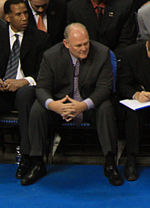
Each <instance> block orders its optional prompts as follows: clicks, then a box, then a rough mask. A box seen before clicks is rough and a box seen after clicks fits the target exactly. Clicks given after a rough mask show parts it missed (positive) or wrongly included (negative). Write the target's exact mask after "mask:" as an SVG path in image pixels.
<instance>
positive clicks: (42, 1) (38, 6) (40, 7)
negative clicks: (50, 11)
mask: <svg viewBox="0 0 150 208" xmlns="http://www.w3.org/2000/svg"><path fill="white" fill-rule="evenodd" d="M30 3H31V6H32V8H33V10H34V11H35V12H36V13H37V14H39V15H41V14H42V15H44V14H45V13H46V10H47V7H48V5H49V0H30Z"/></svg>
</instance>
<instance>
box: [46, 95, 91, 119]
mask: <svg viewBox="0 0 150 208" xmlns="http://www.w3.org/2000/svg"><path fill="white" fill-rule="evenodd" d="M67 101H68V102H67ZM48 107H49V109H50V110H52V111H55V112H56V113H58V114H60V115H61V116H62V118H63V119H64V120H65V121H67V122H69V121H71V120H72V119H73V118H75V117H76V116H77V115H79V114H80V113H81V112H83V111H85V110H86V109H87V105H86V103H84V102H79V101H76V100H74V99H72V98H70V97H69V96H68V95H66V96H65V97H64V98H63V99H61V100H57V101H52V102H50V103H49V105H48Z"/></svg>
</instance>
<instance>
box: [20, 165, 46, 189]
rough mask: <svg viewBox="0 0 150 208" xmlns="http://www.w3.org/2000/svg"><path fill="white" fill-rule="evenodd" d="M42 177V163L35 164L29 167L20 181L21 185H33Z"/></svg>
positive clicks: (43, 168)
mask: <svg viewBox="0 0 150 208" xmlns="http://www.w3.org/2000/svg"><path fill="white" fill-rule="evenodd" d="M44 175H46V167H45V165H44V163H40V164H35V165H33V166H32V167H31V169H30V170H29V172H28V173H27V174H26V175H25V176H24V177H23V179H21V185H30V184H33V183H35V182H36V181H37V180H38V179H40V178H42V177H43V176H44Z"/></svg>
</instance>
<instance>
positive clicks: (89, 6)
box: [67, 0, 137, 56]
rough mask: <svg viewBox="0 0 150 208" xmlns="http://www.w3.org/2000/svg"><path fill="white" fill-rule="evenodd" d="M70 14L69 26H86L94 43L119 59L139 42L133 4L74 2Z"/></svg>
mask: <svg viewBox="0 0 150 208" xmlns="http://www.w3.org/2000/svg"><path fill="white" fill-rule="evenodd" d="M67 13H68V15H67V21H68V23H71V22H80V23H82V24H84V25H85V26H86V27H87V30H88V32H89V35H90V38H91V39H92V40H96V41H98V42H100V43H102V44H104V45H106V46H108V47H109V48H110V49H111V50H112V51H114V52H115V54H116V55H117V56H119V53H120V51H121V49H123V48H124V47H126V46H128V45H130V44H132V43H134V42H135V41H136V36H137V24H136V18H135V14H134V7H133V0H126V1H124V0H113V1H112V0H107V1H106V0H82V1H79V0H71V2H69V3H68V10H67Z"/></svg>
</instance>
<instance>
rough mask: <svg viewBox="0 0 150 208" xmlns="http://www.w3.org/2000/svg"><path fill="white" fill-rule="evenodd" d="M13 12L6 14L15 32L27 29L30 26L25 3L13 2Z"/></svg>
mask: <svg viewBox="0 0 150 208" xmlns="http://www.w3.org/2000/svg"><path fill="white" fill-rule="evenodd" d="M10 9H11V13H9V14H6V15H5V19H6V21H7V22H9V24H10V26H11V28H12V30H13V31H14V32H20V31H24V30H26V28H27V26H28V11H27V8H26V5H25V4H24V3H19V4H12V5H11V7H10Z"/></svg>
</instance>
